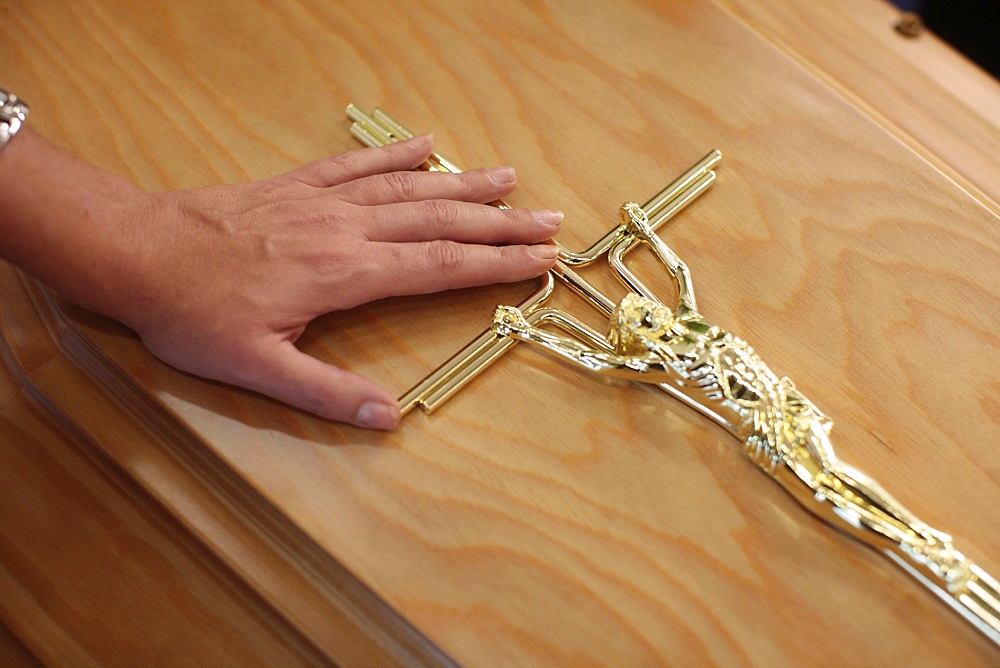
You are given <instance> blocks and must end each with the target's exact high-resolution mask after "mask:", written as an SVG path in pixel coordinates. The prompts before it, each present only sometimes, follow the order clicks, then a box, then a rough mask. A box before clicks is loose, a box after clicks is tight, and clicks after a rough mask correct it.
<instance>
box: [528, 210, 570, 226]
mask: <svg viewBox="0 0 1000 668" xmlns="http://www.w3.org/2000/svg"><path fill="white" fill-rule="evenodd" d="M532 215H534V217H535V220H536V221H538V222H539V223H541V224H542V225H548V226H549V227H559V224H560V223H562V221H563V218H564V214H563V212H562V211H554V210H552V209H547V210H543V211H534V212H532Z"/></svg>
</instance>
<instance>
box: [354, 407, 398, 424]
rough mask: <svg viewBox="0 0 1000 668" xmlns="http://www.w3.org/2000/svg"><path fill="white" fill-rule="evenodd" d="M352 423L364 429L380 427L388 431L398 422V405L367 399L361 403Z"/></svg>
mask: <svg viewBox="0 0 1000 668" xmlns="http://www.w3.org/2000/svg"><path fill="white" fill-rule="evenodd" d="M354 423H355V424H356V425H358V426H359V427H365V428H366V429H381V430H383V431H389V430H390V429H395V428H396V426H397V425H398V424H399V406H395V405H390V404H383V403H381V402H379V401H367V402H365V403H363V404H361V408H359V409H358V412H357V414H356V415H355V416H354Z"/></svg>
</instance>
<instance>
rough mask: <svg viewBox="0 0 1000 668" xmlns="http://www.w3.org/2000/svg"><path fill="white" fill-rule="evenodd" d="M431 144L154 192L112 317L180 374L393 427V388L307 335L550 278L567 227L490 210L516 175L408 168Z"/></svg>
mask: <svg viewBox="0 0 1000 668" xmlns="http://www.w3.org/2000/svg"><path fill="white" fill-rule="evenodd" d="M430 150H431V140H430V137H426V136H425V137H417V138H414V139H412V140H410V141H407V142H401V143H398V144H393V145H391V146H388V147H385V148H380V149H361V150H357V151H351V152H349V153H345V154H342V155H339V156H336V157H333V158H329V159H325V160H320V161H318V162H315V163H312V164H310V165H306V166H305V167H302V168H300V169H297V170H295V171H293V172H290V173H288V174H284V175H281V176H277V177H273V178H268V179H264V180H262V181H257V182H254V183H247V184H240V185H228V186H215V187H209V188H202V189H197V190H188V191H179V192H170V193H159V194H153V195H149V196H148V201H147V211H149V212H150V213H149V218H148V219H147V220H145V221H144V222H142V223H141V224H139V225H138V227H135V229H133V230H132V231H131V232H130V237H131V238H132V239H133V243H132V245H133V246H134V249H133V252H132V253H130V256H131V258H132V260H131V262H130V267H129V270H128V271H127V273H126V276H127V277H128V280H127V281H126V282H125V286H124V288H123V291H122V294H120V295H119V296H118V298H117V299H115V300H112V302H110V303H108V302H106V304H108V305H107V306H105V307H104V308H103V309H102V310H105V311H106V312H109V315H112V316H113V317H115V318H117V319H119V320H121V321H123V322H124V323H126V324H127V325H129V326H130V327H132V328H133V329H135V330H136V331H137V332H138V333H139V335H140V336H141V337H142V339H143V341H144V342H145V344H146V345H147V347H148V348H149V349H150V350H151V351H152V352H153V353H154V354H155V355H156V356H157V357H159V358H160V359H162V360H163V361H165V362H167V363H168V364H170V365H172V366H174V367H176V368H178V369H182V370H184V371H188V372H191V373H194V374H196V375H199V376H203V377H206V378H211V379H215V380H220V381H223V382H227V383H231V384H233V385H238V386H240V387H244V388H248V389H251V390H255V391H257V392H260V393H262V394H265V395H268V396H271V397H274V398H276V399H278V400H280V401H283V402H286V403H288V404H291V405H293V406H297V407H299V408H302V409H305V410H307V411H310V412H312V413H315V414H317V415H320V416H323V417H326V418H330V419H333V420H339V421H343V422H349V423H352V424H355V425H359V426H363V427H371V428H377V429H392V428H394V427H395V426H396V425H397V424H398V422H399V407H398V404H397V401H396V399H395V398H394V397H393V396H392V395H390V394H389V393H388V392H387V391H386V390H385V389H384V388H381V387H379V386H378V385H377V384H375V383H373V382H372V381H370V380H367V379H365V378H362V377H360V376H358V375H356V374H354V373H351V372H349V371H346V370H344V369H340V368H338V367H336V366H333V365H330V364H326V363H324V362H321V361H320V360H317V359H315V358H313V357H311V356H309V355H306V354H304V353H302V352H300V351H299V350H298V349H297V348H296V347H295V342H296V340H297V339H298V338H299V337H300V336H301V335H302V333H303V331H304V330H305V327H306V325H307V324H308V323H309V322H310V321H311V320H313V319H314V318H316V317H317V316H319V315H322V314H325V313H329V312H332V311H337V310H341V309H349V308H351V307H354V306H357V305H359V304H363V303H366V302H370V301H373V300H376V299H380V298H383V297H390V296H399V295H410V294H422V293H429V292H435V291H439V290H446V289H450V288H460V287H468V286H474V285H483V284H489V283H499V282H511V281H519V280H524V279H528V278H532V277H534V276H538V275H540V274H542V273H544V272H545V271H546V270H548V269H549V268H550V267H551V266H552V264H553V263H554V261H555V258H556V248H555V247H554V246H553V245H551V244H548V243H545V242H546V241H547V240H549V239H551V238H552V237H553V236H554V235H555V233H556V231H557V230H558V227H559V223H560V221H561V220H562V214H561V213H559V212H556V211H548V210H541V211H531V210H526V209H511V210H501V209H498V208H496V207H492V206H487V205H484V204H482V203H483V202H490V201H493V200H496V199H498V198H500V197H503V196H504V195H506V194H508V193H509V192H510V191H511V190H512V189H513V188H514V183H515V176H514V173H513V170H512V169H510V168H504V167H501V168H495V169H491V170H475V171H470V172H465V173H463V174H446V173H433V172H412V171H409V170H411V169H412V168H414V167H416V166H417V165H419V164H421V163H422V162H423V161H424V160H425V159H426V158H427V156H428V155H429V153H430ZM400 277H405V279H404V280H401V279H400Z"/></svg>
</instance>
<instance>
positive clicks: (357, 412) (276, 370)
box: [251, 341, 400, 431]
mask: <svg viewBox="0 0 1000 668" xmlns="http://www.w3.org/2000/svg"><path fill="white" fill-rule="evenodd" d="M259 363H260V367H259V370H260V371H261V375H260V376H258V378H257V379H256V380H255V381H254V382H253V383H252V385H253V387H251V389H253V390H256V391H258V392H260V393H262V394H266V395H267V396H269V397H272V398H274V399H277V400H278V401H283V402H284V403H287V404H290V405H292V406H295V407H297V408H301V409H303V410H306V411H309V412H310V413H313V414H315V415H319V416H321V417H325V418H329V419H331V420H337V421H338V422H347V423H349V424H353V425H355V426H358V427H363V428H365V429H381V430H384V431H389V430H392V429H395V428H396V427H397V426H398V425H399V419H400V413H399V403H398V402H397V401H396V399H395V398H393V396H392V395H391V394H389V393H388V392H387V391H386V390H385V389H383V388H382V387H379V386H378V385H377V384H375V383H373V382H372V381H370V380H368V379H367V378H362V377H361V376H359V375H357V374H354V373H351V372H349V371H345V370H343V369H341V368H339V367H336V366H334V365H332V364H327V363H325V362H321V361H320V360H318V359H316V358H315V357H312V356H310V355H307V354H305V353H303V352H302V351H300V350H299V349H298V348H296V347H295V344H293V343H292V342H291V341H284V342H282V343H280V344H278V345H277V346H275V347H273V348H270V349H269V350H268V352H267V353H266V355H265V356H264V359H261V360H260V362H259Z"/></svg>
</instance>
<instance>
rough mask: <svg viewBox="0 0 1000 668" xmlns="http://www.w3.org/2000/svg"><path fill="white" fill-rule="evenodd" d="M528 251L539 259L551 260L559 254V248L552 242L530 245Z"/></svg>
mask: <svg viewBox="0 0 1000 668" xmlns="http://www.w3.org/2000/svg"><path fill="white" fill-rule="evenodd" d="M528 252H529V253H531V254H532V255H534V256H535V257H536V258H538V259H539V260H544V261H545V262H550V261H551V260H554V259H556V258H557V257H558V256H559V249H558V248H556V247H555V246H553V245H551V244H536V245H534V246H529V247H528Z"/></svg>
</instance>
